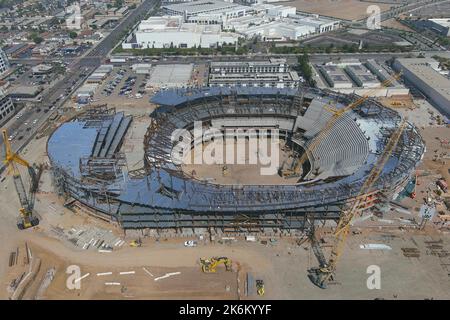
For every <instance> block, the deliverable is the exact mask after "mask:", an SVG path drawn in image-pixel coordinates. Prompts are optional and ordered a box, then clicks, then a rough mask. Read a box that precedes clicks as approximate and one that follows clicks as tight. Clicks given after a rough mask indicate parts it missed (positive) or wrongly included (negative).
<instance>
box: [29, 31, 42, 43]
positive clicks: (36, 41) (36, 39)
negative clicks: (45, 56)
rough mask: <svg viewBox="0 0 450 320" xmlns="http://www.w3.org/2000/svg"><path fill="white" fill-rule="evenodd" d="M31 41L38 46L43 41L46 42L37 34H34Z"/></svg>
mask: <svg viewBox="0 0 450 320" xmlns="http://www.w3.org/2000/svg"><path fill="white" fill-rule="evenodd" d="M30 39H31V40H33V42H34V43H36V44H40V43H41V42H42V41H44V39H43V38H42V37H40V36H39V35H38V34H37V33H36V32H33V33H32V34H31V35H30Z"/></svg>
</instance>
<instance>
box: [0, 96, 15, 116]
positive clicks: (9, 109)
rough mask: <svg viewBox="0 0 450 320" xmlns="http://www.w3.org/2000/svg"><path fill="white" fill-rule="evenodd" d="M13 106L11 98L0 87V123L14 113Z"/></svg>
mask: <svg viewBox="0 0 450 320" xmlns="http://www.w3.org/2000/svg"><path fill="white" fill-rule="evenodd" d="M14 111H15V107H14V104H13V102H12V100H11V98H10V97H9V96H8V95H6V94H5V92H3V90H1V89H0V125H3V124H4V123H5V122H6V121H8V120H9V119H10V118H11V117H12V115H13V114H14Z"/></svg>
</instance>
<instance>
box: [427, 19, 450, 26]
mask: <svg viewBox="0 0 450 320" xmlns="http://www.w3.org/2000/svg"><path fill="white" fill-rule="evenodd" d="M430 21H433V22H434V23H436V24H438V25H440V26H443V27H445V28H450V19H449V18H445V19H430Z"/></svg>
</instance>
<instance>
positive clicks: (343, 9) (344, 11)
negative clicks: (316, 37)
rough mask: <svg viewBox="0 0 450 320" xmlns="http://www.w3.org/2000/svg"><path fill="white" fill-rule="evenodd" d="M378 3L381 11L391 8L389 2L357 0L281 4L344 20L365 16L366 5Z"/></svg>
mask: <svg viewBox="0 0 450 320" xmlns="http://www.w3.org/2000/svg"><path fill="white" fill-rule="evenodd" d="M374 4H375V5H378V6H379V7H380V9H381V11H385V10H388V9H390V8H391V6H392V5H391V4H386V3H377V2H376V1H374V2H370V3H369V2H361V1H358V0H337V1H333V0H296V1H289V2H283V5H288V6H293V7H296V8H297V10H299V11H304V12H308V13H317V14H320V15H324V16H329V17H335V18H338V19H345V20H359V19H362V18H364V17H367V16H368V15H367V13H366V12H367V7H368V6H370V5H374Z"/></svg>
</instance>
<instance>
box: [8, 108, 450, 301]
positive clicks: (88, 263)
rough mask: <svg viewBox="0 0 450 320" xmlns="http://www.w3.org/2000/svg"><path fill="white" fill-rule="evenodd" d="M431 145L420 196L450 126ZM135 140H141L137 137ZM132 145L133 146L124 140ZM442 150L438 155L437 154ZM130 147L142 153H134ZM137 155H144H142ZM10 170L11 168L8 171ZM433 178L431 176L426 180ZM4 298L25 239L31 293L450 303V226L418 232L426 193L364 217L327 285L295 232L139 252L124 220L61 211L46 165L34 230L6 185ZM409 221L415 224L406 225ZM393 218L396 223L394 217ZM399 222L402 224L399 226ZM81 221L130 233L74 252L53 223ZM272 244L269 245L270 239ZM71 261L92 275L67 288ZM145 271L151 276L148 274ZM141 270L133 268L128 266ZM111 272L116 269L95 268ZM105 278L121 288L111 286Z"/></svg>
mask: <svg viewBox="0 0 450 320" xmlns="http://www.w3.org/2000/svg"><path fill="white" fill-rule="evenodd" d="M122 109H125V110H127V111H130V112H134V114H136V115H139V116H142V115H145V114H147V112H148V110H149V109H150V108H149V107H145V108H129V107H127V106H121V107H120V106H119V110H122ZM137 120H138V121H136V123H135V125H136V127H135V128H134V129H133V132H134V133H135V134H136V135H137V133H138V132H140V131H141V130H142V128H145V123H144V122H141V121H144V120H143V118H142V119H141V120H139V119H137ZM420 132H421V133H422V135H423V138H424V139H425V141H426V145H427V154H426V156H425V158H424V162H423V164H422V165H421V167H420V168H419V169H420V170H424V171H430V175H429V176H428V178H423V179H424V180H423V182H422V184H421V186H420V188H419V190H418V191H419V194H420V195H421V191H422V190H423V189H422V188H424V187H425V186H426V184H427V183H428V181H430V183H432V182H433V181H434V180H435V176H436V175H442V176H444V177H445V178H446V179H447V181H450V176H449V171H448V170H449V167H450V166H449V160H448V159H447V158H445V155H444V153H445V152H446V151H445V150H444V148H442V147H441V143H440V141H439V139H437V138H442V137H450V128H448V127H442V126H440V127H439V126H431V127H425V128H424V129H420ZM130 137H131V139H138V138H139V137H137V136H135V135H133V134H131V136H130ZM45 144H46V138H42V139H39V140H34V141H33V142H31V143H30V144H29V145H28V147H27V148H26V150H25V151H24V153H23V156H24V157H25V158H26V159H27V160H29V161H30V162H47V161H48V160H47V156H46V148H45ZM125 147H126V144H125ZM435 151H436V152H435ZM130 152H134V151H133V150H131V151H130ZM136 152H137V151H136ZM436 154H442V156H441V158H440V160H439V161H433V159H434V157H435V155H436ZM2 176H4V174H3V175H2ZM425 179H428V180H425ZM0 190H1V196H0V208H1V210H0V214H1V217H2V223H1V224H0V241H1V243H2V248H1V249H0V283H1V284H2V288H1V289H0V298H1V299H8V298H10V297H11V296H12V294H13V293H12V292H11V291H8V286H9V285H10V284H11V282H12V281H13V280H14V279H16V278H17V277H20V275H22V274H28V273H30V272H31V271H30V265H29V264H27V263H26V260H25V253H26V251H25V249H24V248H25V242H26V243H27V245H28V247H29V248H30V250H31V252H32V257H33V261H38V259H39V261H40V263H41V264H40V268H39V271H37V272H35V274H34V273H33V275H32V276H30V278H32V279H34V280H33V281H31V282H30V284H29V286H28V289H27V290H26V291H25V293H24V294H23V298H24V299H106V298H108V299H184V298H193V299H263V298H266V299H344V298H347V299H375V298H384V299H427V298H428V299H429V298H434V299H450V277H449V274H450V269H449V266H450V256H448V254H447V255H445V254H444V253H445V252H447V253H448V252H449V251H450V236H449V235H450V232H449V229H448V228H441V229H439V228H438V226H437V225H434V224H433V223H430V224H428V225H427V227H426V229H425V230H417V228H413V227H412V226H415V225H417V222H418V219H419V218H418V216H417V212H416V211H415V210H414V209H413V208H417V207H418V206H420V205H421V204H422V202H423V199H422V198H423V197H422V196H420V197H417V198H416V199H414V200H413V199H406V200H405V201H404V205H405V206H407V207H408V208H411V210H409V211H410V213H408V214H404V213H402V214H399V213H395V212H391V213H388V214H387V215H386V217H384V220H381V219H375V218H371V219H369V220H367V221H362V220H361V221H358V223H357V224H355V226H354V227H353V229H352V231H359V232H354V233H352V234H351V235H350V237H349V239H348V241H347V243H346V245H345V249H344V253H343V256H342V257H341V260H340V262H339V265H338V270H337V273H336V283H335V284H332V285H331V286H330V288H329V289H327V290H322V289H319V288H317V287H315V286H314V285H313V284H312V283H311V282H310V281H309V280H308V278H307V272H306V271H307V270H308V268H310V267H313V266H317V261H316V259H315V256H314V254H313V253H312V252H311V250H310V247H309V244H307V243H305V244H301V245H298V244H297V240H298V239H296V238H291V237H281V238H278V237H277V239H275V240H274V241H269V240H270V239H269V238H263V237H260V238H259V239H258V242H247V241H245V240H244V239H243V238H239V237H236V241H220V242H219V240H220V238H219V239H216V240H215V241H210V240H209V238H208V237H205V238H204V239H203V240H200V239H199V238H197V240H198V246H197V247H195V248H186V247H184V245H183V242H184V241H185V240H189V239H195V237H194V236H191V237H187V236H185V237H182V238H175V239H173V238H167V239H166V238H164V237H160V238H159V239H155V238H143V239H142V240H143V245H142V247H139V248H132V247H130V246H129V245H128V243H129V242H130V241H131V240H132V239H133V237H131V236H130V235H128V236H126V235H125V234H123V232H122V231H121V230H120V229H119V228H117V226H115V225H113V224H111V223H108V222H107V221H103V220H100V219H97V218H94V217H91V216H89V215H88V214H87V213H86V212H83V211H76V212H75V213H74V212H72V211H71V210H69V209H67V208H65V207H63V200H62V199H60V198H58V197H57V196H56V195H55V194H54V193H53V192H52V185H51V178H50V175H49V172H48V171H44V173H43V175H42V179H41V183H40V189H39V192H38V193H37V195H36V212H37V213H38V214H39V216H40V217H41V223H40V225H39V226H38V227H36V228H34V229H32V230H25V231H18V230H17V228H16V225H15V222H16V217H17V212H18V201H17V196H16V194H15V191H14V187H13V183H12V179H11V178H10V177H7V178H6V179H5V181H3V182H1V183H0ZM404 220H408V221H409V222H408V223H406V222H405V223H403V222H402V221H404ZM389 221H391V222H389ZM392 221H394V222H392ZM78 225H94V226H97V227H101V228H105V229H109V230H111V231H112V232H114V233H115V234H117V235H118V236H126V238H125V240H126V243H127V244H126V245H124V246H122V247H120V248H117V249H116V248H115V249H114V250H113V251H112V252H109V253H108V252H98V251H96V250H83V249H81V248H79V247H78V248H76V247H74V246H73V245H72V244H70V243H69V242H67V241H62V240H61V239H59V238H58V237H56V236H55V234H54V233H53V232H52V227H55V226H59V227H61V228H71V227H73V226H78ZM262 240H264V241H266V242H264V243H262V242H261V241H262ZM324 241H325V242H324V243H323V244H322V246H323V249H324V251H325V254H326V255H327V254H328V250H329V247H330V244H331V238H330V235H329V234H325V235H324ZM429 241H438V243H439V244H440V246H442V252H441V253H442V254H441V255H439V254H437V253H436V252H435V250H432V249H430V243H429ZM372 243H376V244H386V245H388V246H390V248H391V250H364V249H361V248H360V245H362V244H372ZM17 248H19V253H20V256H19V258H18V259H17V263H16V264H14V265H13V266H9V258H10V254H11V252H16V250H17ZM405 248H414V249H415V250H417V252H418V256H417V257H415V258H411V257H409V258H408V257H406V256H404V254H403V250H402V249H405ZM212 256H227V257H229V258H230V259H232V261H233V262H234V267H233V270H234V271H233V272H226V271H225V270H224V269H223V266H220V267H219V270H218V272H217V273H216V274H204V273H202V272H201V269H200V265H199V258H206V257H212ZM70 265H77V266H79V267H80V272H81V273H80V274H81V275H86V274H89V275H88V276H87V277H85V278H83V279H82V280H80V281H79V282H80V284H81V288H80V290H78V289H74V290H69V289H68V287H67V286H66V282H67V279H68V277H69V276H70V274H67V273H66V268H67V267H68V266H70ZM373 265H376V266H379V267H380V270H381V289H379V290H377V289H375V290H370V289H368V287H367V285H366V283H367V279H368V277H369V274H368V273H367V268H368V267H369V266H373ZM143 268H145V270H147V271H148V272H149V273H151V274H152V275H153V276H152V275H150V274H149V273H147V271H145V270H144V269H143ZM53 269H54V270H55V277H54V279H53V280H52V281H50V282H49V283H47V284H48V288H46V285H45V282H46V281H45V275H46V273H47V272H48V271H49V270H53ZM129 271H134V272H135V273H134V274H122V275H121V274H120V272H129ZM104 272H112V274H111V275H105V276H102V275H97V273H104ZM171 272H180V274H177V275H173V276H171V277H169V278H165V279H161V280H159V281H155V280H154V279H155V277H160V276H162V275H164V274H166V273H171ZM247 273H250V274H252V275H253V277H254V278H255V279H263V280H264V282H265V287H266V295H265V296H264V297H258V296H256V295H252V296H246V295H245V294H244V287H245V277H246V275H247ZM106 282H113V283H120V285H106V284H105V283H106Z"/></svg>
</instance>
